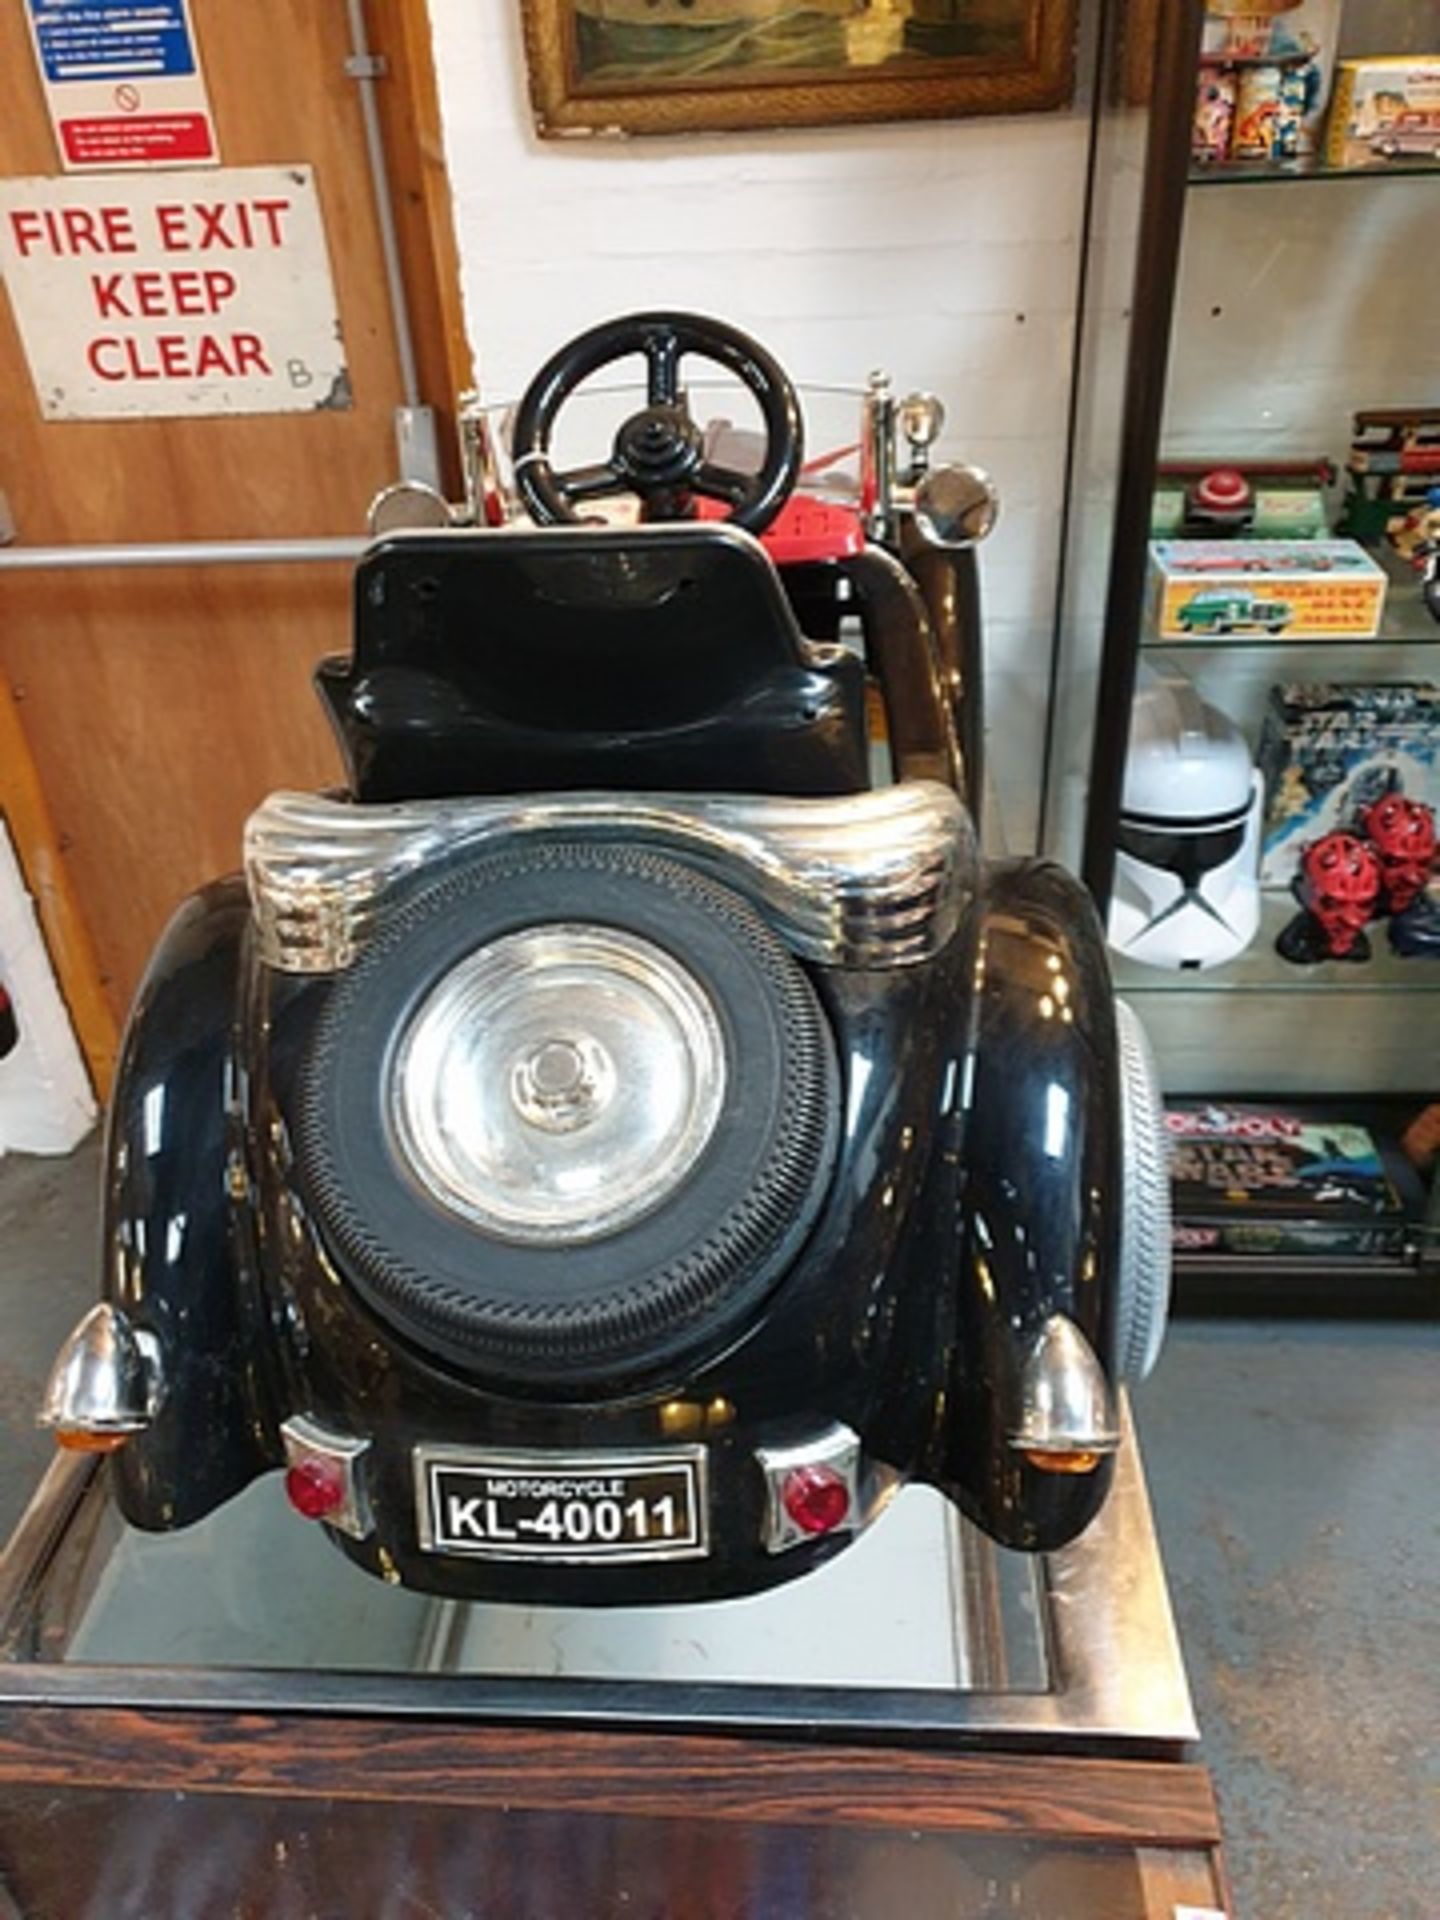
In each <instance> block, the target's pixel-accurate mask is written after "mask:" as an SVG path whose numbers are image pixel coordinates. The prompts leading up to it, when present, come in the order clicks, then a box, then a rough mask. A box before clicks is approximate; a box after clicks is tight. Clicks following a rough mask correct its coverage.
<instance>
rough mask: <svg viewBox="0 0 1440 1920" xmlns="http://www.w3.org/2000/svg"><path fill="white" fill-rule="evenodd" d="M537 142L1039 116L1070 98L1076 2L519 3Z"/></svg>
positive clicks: (581, 0) (664, 0) (675, 0)
mask: <svg viewBox="0 0 1440 1920" xmlns="http://www.w3.org/2000/svg"><path fill="white" fill-rule="evenodd" d="M521 9H522V12H523V15H524V22H525V49H526V57H527V60H528V62H529V68H530V93H531V98H532V100H533V102H534V105H535V117H536V125H537V127H538V129H539V131H540V132H541V133H542V134H546V135H564V134H574V133H592V134H604V133H695V132H701V131H705V130H710V129H714V128H727V127H729V128H733V127H807V126H827V125H834V124H839V123H842V122H845V121H856V120H914V119H941V118H948V117H950V116H952V115H958V114H974V113H1032V112H1038V111H1040V110H1042V109H1044V108H1048V107H1059V106H1063V105H1064V104H1065V102H1066V101H1068V100H1069V98H1070V95H1071V91H1072V87H1073V81H1074V65H1075V10H1076V0H521Z"/></svg>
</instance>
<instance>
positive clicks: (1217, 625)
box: [1150, 540, 1387, 640]
mask: <svg viewBox="0 0 1440 1920" xmlns="http://www.w3.org/2000/svg"><path fill="white" fill-rule="evenodd" d="M1150 574H1151V599H1150V609H1151V620H1152V624H1153V626H1154V630H1155V632H1156V633H1157V634H1158V635H1159V636H1160V638H1161V639H1162V640H1213V639H1225V638H1227V637H1228V636H1230V635H1239V634H1243V635H1245V636H1247V637H1249V638H1252V639H1253V638H1256V637H1264V636H1265V635H1269V636H1270V637H1271V638H1273V639H1276V640H1318V639H1324V638H1333V637H1335V636H1340V635H1343V636H1346V637H1353V638H1354V639H1357V640H1369V639H1373V638H1374V636H1375V635H1376V634H1377V633H1378V632H1379V630H1380V616H1381V614H1382V613H1383V612H1384V611H1385V588H1386V585H1387V581H1386V576H1385V571H1384V569H1383V568H1382V567H1380V566H1378V565H1377V564H1376V562H1375V561H1374V560H1373V559H1372V558H1371V557H1370V555H1369V554H1368V553H1366V551H1365V549H1364V548H1363V547H1362V546H1361V545H1360V543H1359V542H1358V541H1356V540H1153V541H1152V542H1151V543H1150Z"/></svg>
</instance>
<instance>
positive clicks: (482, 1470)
mask: <svg viewBox="0 0 1440 1920" xmlns="http://www.w3.org/2000/svg"><path fill="white" fill-rule="evenodd" d="M415 1481H416V1488H415V1491H416V1499H417V1503H418V1507H419V1531H420V1544H421V1546H422V1547H424V1548H425V1549H426V1550H427V1551H428V1552H431V1553H463V1554H472V1555H476V1556H478V1557H479V1558H481V1559H485V1560H568V1561H572V1562H577V1561H579V1562H586V1561H597V1560H623V1561H636V1560H690V1559H695V1558H697V1557H699V1556H700V1555H702V1554H704V1553H705V1552H706V1551H707V1550H708V1546H709V1541H708V1529H707V1521H708V1512H707V1505H706V1499H705V1449H704V1448H703V1447H667V1448H666V1449H665V1450H664V1451H663V1452H662V1451H657V1452H654V1453H626V1454H619V1453H616V1454H584V1455H581V1454H572V1455H569V1456H566V1457H557V1456H556V1455H554V1454H548V1453H547V1454H531V1453H483V1452H472V1451H469V1450H468V1449H464V1448H458V1447H417V1448H416V1449H415Z"/></svg>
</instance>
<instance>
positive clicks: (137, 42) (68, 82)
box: [25, 0, 220, 173]
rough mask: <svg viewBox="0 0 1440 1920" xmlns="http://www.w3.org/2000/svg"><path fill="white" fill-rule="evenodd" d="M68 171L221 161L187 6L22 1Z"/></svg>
mask: <svg viewBox="0 0 1440 1920" xmlns="http://www.w3.org/2000/svg"><path fill="white" fill-rule="evenodd" d="M25 12H26V16H27V18H28V20H29V22H30V38H31V40H32V41H33V43H34V46H35V60H36V64H37V65H38V66H39V69H40V82H41V85H42V86H43V87H44V89H45V104H46V107H47V108H48V109H49V113H50V121H51V124H52V126H53V127H54V129H55V139H56V141H57V143H58V144H59V148H60V164H61V165H62V166H63V167H64V168H65V170H66V172H67V173H81V172H84V171H85V170H86V169H90V168H104V169H105V170H106V171H107V172H113V171H114V170H115V169H116V168H117V167H127V168H128V167H182V166H204V165H207V164H208V165H210V166H214V165H215V164H216V163H217V161H218V160H219V158H220V155H219V152H218V150H217V147H216V144H215V122H214V119H213V118H212V116H211V113H210V97H209V95H208V93H207V92H206V90H205V76H204V74H203V73H202V72H201V70H200V58H199V55H198V53H197V52H196V50H195V30H194V28H193V26H192V25H191V22H190V7H189V0H26V4H25Z"/></svg>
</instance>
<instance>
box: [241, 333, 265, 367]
mask: <svg viewBox="0 0 1440 1920" xmlns="http://www.w3.org/2000/svg"><path fill="white" fill-rule="evenodd" d="M235 371H236V373H237V374H239V373H264V374H268V373H269V372H270V362H269V361H268V360H267V359H266V358H265V349H264V348H263V347H262V346H261V344H260V338H259V335H258V334H254V333H237V334H236V335H235Z"/></svg>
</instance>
